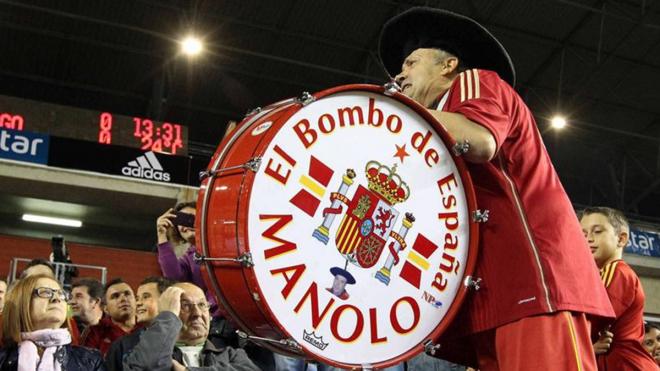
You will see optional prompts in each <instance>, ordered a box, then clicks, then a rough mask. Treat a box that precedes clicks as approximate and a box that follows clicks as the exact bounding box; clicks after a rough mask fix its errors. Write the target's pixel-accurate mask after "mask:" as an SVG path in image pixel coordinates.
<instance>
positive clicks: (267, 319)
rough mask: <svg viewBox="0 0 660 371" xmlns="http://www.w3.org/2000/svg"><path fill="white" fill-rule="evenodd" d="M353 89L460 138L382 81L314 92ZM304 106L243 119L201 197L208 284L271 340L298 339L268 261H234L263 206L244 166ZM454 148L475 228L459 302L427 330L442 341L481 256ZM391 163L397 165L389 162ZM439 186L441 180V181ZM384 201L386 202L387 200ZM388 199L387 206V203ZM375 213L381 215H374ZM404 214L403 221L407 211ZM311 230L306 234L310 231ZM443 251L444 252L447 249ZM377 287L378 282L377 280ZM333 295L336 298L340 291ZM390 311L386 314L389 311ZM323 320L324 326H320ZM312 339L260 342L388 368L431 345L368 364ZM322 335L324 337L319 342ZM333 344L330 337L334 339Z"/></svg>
mask: <svg viewBox="0 0 660 371" xmlns="http://www.w3.org/2000/svg"><path fill="white" fill-rule="evenodd" d="M351 92H356V94H358V93H359V92H367V93H370V94H374V93H375V94H378V95H379V96H382V97H383V99H385V100H386V99H393V100H395V101H398V102H400V103H403V104H404V105H405V106H407V107H408V108H409V109H411V110H412V111H414V113H415V114H417V115H418V116H421V117H422V118H423V120H424V121H426V123H427V125H428V127H429V129H430V130H432V131H433V133H434V134H437V135H438V136H439V139H440V140H441V142H442V143H444V146H445V147H451V146H452V145H453V140H452V139H451V138H450V136H449V135H448V134H447V133H446V132H445V130H444V129H443V128H442V126H441V125H440V124H439V123H438V122H437V121H436V120H435V119H434V118H433V116H432V115H431V114H430V113H429V112H428V111H427V110H426V109H425V108H423V107H422V106H420V105H418V104H417V103H415V102H414V101H412V100H411V99H409V98H407V97H405V96H403V95H402V94H400V93H393V94H390V93H389V92H387V94H386V93H385V92H384V89H383V88H382V87H379V86H373V85H347V86H340V87H337V88H333V89H329V90H326V91H323V92H320V93H317V94H315V95H314V98H315V99H316V100H317V101H322V100H323V99H327V98H329V97H333V96H339V95H342V94H351ZM385 95H387V96H388V97H385ZM314 104H317V103H311V105H314ZM304 107H305V105H304V104H303V103H301V102H299V101H296V100H288V101H283V102H279V103H277V104H275V105H272V106H270V107H267V108H266V109H264V110H263V111H261V112H259V113H256V114H253V115H250V116H248V117H246V119H245V120H243V122H241V124H239V126H238V127H237V129H235V131H234V132H233V133H231V134H230V135H229V136H228V137H226V138H225V139H224V140H223V141H222V143H220V145H219V147H218V150H217V151H216V153H215V155H214V156H213V158H212V160H211V163H210V165H209V168H208V171H209V172H210V173H211V174H212V175H211V176H210V177H208V178H206V179H204V180H203V182H202V186H201V190H200V194H199V198H198V205H197V206H198V218H197V223H198V225H197V231H198V236H197V241H200V242H201V243H199V247H198V249H199V250H200V251H199V253H200V254H201V255H203V256H205V257H206V258H210V259H212V260H206V261H205V262H204V268H205V270H206V272H207V275H206V277H205V278H206V279H207V284H208V286H209V287H210V288H212V289H213V291H214V293H215V295H216V297H217V298H218V302H219V303H220V304H221V305H222V306H224V307H225V309H226V311H227V312H228V313H229V314H230V316H231V317H232V318H233V319H234V320H235V322H236V323H237V324H238V325H239V327H240V328H241V329H242V330H243V331H245V332H246V333H247V334H249V335H250V336H254V337H260V338H268V339H274V340H280V339H291V338H294V337H293V336H291V335H292V333H291V330H290V329H289V328H287V326H285V325H283V324H282V323H281V321H280V320H278V316H277V315H276V313H274V312H273V309H272V308H271V306H272V305H271V304H269V303H268V302H267V301H266V300H265V298H266V297H267V296H268V295H271V292H270V291H268V292H264V291H263V288H262V287H261V286H260V284H259V279H258V277H257V276H258V274H259V273H261V272H260V271H259V272H257V271H256V269H262V267H261V266H255V267H249V266H244V265H241V264H239V263H237V262H235V261H232V259H236V258H237V257H240V256H242V255H244V254H246V253H253V252H254V251H253V249H252V248H251V245H250V238H249V231H248V219H249V217H250V215H249V214H250V208H251V207H257V206H258V205H256V206H255V205H252V206H251V205H250V204H249V203H250V199H251V193H252V192H253V186H254V185H255V178H256V176H257V174H258V173H255V172H254V171H250V170H245V169H244V165H245V164H246V163H248V162H249V161H250V160H251V159H254V158H257V157H260V156H263V155H264V153H265V152H266V150H267V149H268V148H269V146H270V145H271V141H273V139H274V137H276V135H278V133H279V131H280V130H281V129H282V127H283V126H284V125H287V124H288V123H289V121H290V119H291V118H292V116H295V115H296V114H297V113H298V112H301V110H302V109H304ZM365 110H366V107H365ZM368 139H370V138H365V140H368ZM397 148H398V147H397ZM408 151H409V152H412V151H414V149H413V148H410V147H408ZM447 153H448V154H449V155H448V156H449V157H451V160H452V162H453V164H454V165H455V168H456V171H457V174H456V176H457V178H459V180H460V183H461V184H462V190H463V192H464V197H465V204H466V206H465V207H466V210H467V212H468V214H469V215H468V216H467V217H466V218H465V217H464V219H465V224H467V225H466V226H465V227H466V228H467V230H468V232H467V234H466V235H465V236H463V237H461V238H466V239H468V240H469V242H466V243H465V244H466V246H465V250H466V252H465V256H466V258H465V260H464V261H463V262H462V267H461V269H462V272H463V274H462V276H461V277H457V278H456V279H457V280H460V282H461V284H460V285H457V286H456V287H457V289H456V293H455V296H454V299H453V301H452V302H451V303H449V305H448V309H446V312H445V314H444V317H443V318H442V320H441V321H440V322H439V323H438V325H437V326H436V327H435V328H434V329H433V330H432V331H430V332H429V333H428V336H426V337H425V338H426V340H434V339H437V338H438V337H439V336H440V335H441V334H442V333H443V332H444V331H445V330H446V328H447V327H448V326H449V323H450V322H451V320H452V319H453V318H454V317H455V315H456V313H457V311H458V308H459V306H460V304H461V303H462V302H463V300H464V298H465V295H466V294H467V288H466V287H465V286H464V285H463V284H462V282H463V279H464V278H465V277H467V276H469V275H470V274H471V273H472V271H473V269H474V265H475V262H476V256H477V247H476V246H477V242H478V227H477V225H476V224H475V222H474V221H473V220H472V213H473V211H474V210H476V203H475V196H474V190H473V187H472V183H471V181H470V177H469V174H468V172H467V168H466V166H465V164H464V162H463V160H462V158H460V157H457V156H455V155H454V154H453V153H452V151H448V152H447ZM388 161H390V159H388ZM391 161H394V160H391ZM403 161H404V159H402V160H401V163H402V166H403ZM264 166H271V165H269V164H266V163H264V162H263V161H262V163H261V164H260V168H259V172H260V171H261V170H262V169H263V168H264ZM387 169H390V168H389V167H387ZM340 170H341V169H338V171H340ZM390 170H391V169H390ZM394 171H396V167H394ZM438 184H439V182H438ZM433 185H434V184H433ZM436 187H438V186H436ZM439 187H442V186H441V185H439ZM365 189H366V188H365ZM414 191H415V190H413V191H412V192H414ZM370 197H372V196H370ZM326 198H327V197H326ZM374 200H377V201H378V200H379V199H378V198H377V197H376V198H374ZM386 201H387V200H386ZM379 202H382V199H381V201H379ZM379 205H381V204H379ZM383 205H387V202H386V203H385V204H383ZM326 206H329V205H327V200H326V199H323V200H322V206H321V207H326ZM390 206H391V205H390ZM200 211H201V212H200ZM391 211H392V212H395V211H396V210H394V208H392V210H391ZM374 212H375V211H374ZM396 212H398V211H396ZM401 214H403V213H401ZM373 216H375V214H374V215H373ZM401 216H402V219H403V215H401ZM364 220H366V219H364ZM374 220H375V219H374ZM406 220H407V219H406ZM413 220H414V218H413ZM317 224H318V223H317ZM336 224H337V223H335V225H336ZM366 224H369V223H366ZM366 224H365V223H363V227H365V229H367V226H368V225H366ZM413 228H414V227H413ZM401 230H403V231H407V230H404V228H403V227H401V229H400V231H401ZM374 231H375V229H374ZM388 232H389V233H387V236H394V235H396V233H395V232H394V230H392V231H388ZM435 232H437V231H435ZM305 233H307V232H306V231H305ZM361 233H362V232H361ZM369 233H371V234H369V235H366V236H367V237H370V236H372V235H373V234H374V233H376V232H369ZM415 233H418V232H415ZM438 233H439V232H438ZM418 236H419V235H418ZM399 237H401V236H399ZM384 238H385V240H386V241H387V242H388V243H389V241H390V240H388V239H387V238H388V237H384ZM399 240H401V238H399ZM418 240H419V237H418ZM412 242H413V241H412V240H410V241H408V242H407V246H410V245H412ZM417 242H418V241H417V240H416V241H415V243H417ZM432 244H435V245H438V246H442V244H443V241H441V240H440V239H436V240H434V241H432ZM360 247H362V246H360ZM436 247H437V246H436ZM399 248H400V251H401V252H402V255H401V260H403V259H404V258H405V254H408V258H409V259H412V258H411V255H412V253H411V252H409V250H410V249H411V247H409V248H407V249H406V247H405V243H404V244H403V245H401V246H399ZM439 251H442V249H441V250H439ZM390 252H391V250H390ZM260 253H261V252H260ZM386 253H387V251H385V252H384V253H381V256H384V255H382V254H386ZM404 253H405V254H404ZM417 255H419V254H417ZM345 256H347V257H348V258H347V261H348V260H350V259H349V258H350V257H351V255H350V254H348V255H345ZM254 258H255V260H263V257H261V256H258V257H254ZM218 259H225V260H218ZM397 259H398V258H397ZM422 260H423V259H422ZM414 261H416V262H418V263H419V261H420V260H419V256H417V258H415V259H414ZM380 262H381V260H379V264H380ZM406 262H407V261H406ZM352 263H353V264H352V265H351V267H350V269H353V270H355V269H358V268H354V267H353V265H355V266H358V265H362V266H363V267H364V264H365V263H364V258H363V259H362V261H360V262H357V263H356V262H355V261H352ZM395 264H396V263H395ZM398 264H399V265H398V266H399V267H400V266H401V265H402V264H406V263H405V262H403V261H402V262H399V263H398ZM323 269H325V268H323ZM344 269H349V264H348V263H346V266H345V267H344ZM426 269H427V270H428V269H436V270H437V269H438V268H437V267H427V268H426ZM456 271H458V267H456ZM392 272H394V271H392ZM438 272H440V271H438ZM388 273H389V271H388ZM333 274H334V273H333ZM354 274H356V273H354ZM388 277H389V276H388ZM437 277H438V276H437V274H436V279H437ZM440 281H442V278H441V279H440ZM262 282H263V281H262ZM374 282H375V281H374ZM388 282H389V281H388ZM409 282H410V281H409ZM324 284H325V282H324ZM374 285H376V284H375V283H374ZM438 286H440V285H438ZM333 288H334V286H333ZM329 290H330V289H328V291H329ZM271 291H272V290H271ZM320 293H321V290H319V297H320V296H321V295H322V294H320ZM333 295H335V296H336V294H333ZM406 298H408V297H405V298H402V299H401V300H403V302H406V300H407V301H409V300H410V299H406ZM335 299H336V302H337V303H339V299H337V298H331V299H330V300H331V301H332V300H335ZM297 300H298V298H297V299H295V301H297ZM355 300H358V299H355ZM415 300H418V298H415ZM424 300H426V301H427V302H430V299H429V298H428V297H426V298H425V299H424ZM399 302H401V301H398V302H397V303H399ZM432 304H434V305H435V304H436V303H432ZM310 305H311V304H310ZM319 305H321V306H322V305H323V304H319ZM338 305H341V304H337V305H335V306H334V308H335V310H336V309H337V306H338ZM396 305H398V307H395V308H394V309H393V310H394V316H395V317H396V315H397V313H398V312H397V310H399V309H400V308H399V307H400V304H396ZM416 305H417V306H418V305H419V304H416V303H410V305H409V306H410V308H411V313H412V318H413V319H412V320H411V321H412V324H411V326H416V324H415V322H414V320H415V318H417V319H419V314H417V317H415V316H416V315H415V308H414V307H415V306H416ZM440 305H446V303H440ZM340 308H344V307H343V306H341V307H340ZM404 309H405V306H404ZM422 309H423V310H425V311H429V309H428V308H427V307H423V308H422ZM443 310H445V309H443ZM343 311H344V312H346V313H347V311H348V309H345V308H344V309H343ZM403 312H404V315H403V317H404V320H405V319H407V318H409V317H410V315H407V312H406V311H405V310H404V311H403ZM374 313H375V310H374ZM383 313H385V311H384V310H383ZM392 313H393V312H392V309H390V317H392V316H393V315H392ZM335 315H336V313H335V314H333V315H332V316H333V317H332V320H333V323H334V322H335ZM341 315H342V313H340V314H339V315H338V316H339V317H340V320H341ZM360 315H362V314H357V312H356V316H357V318H359V317H360ZM368 316H369V318H370V319H371V320H372V322H371V331H372V342H373V339H374V333H373V331H374V328H373V326H374V323H376V324H378V323H379V322H373V318H372V317H373V316H372V313H371V311H369V314H368ZM366 317H367V316H365V318H366ZM279 318H280V319H281V318H283V317H279ZM395 320H396V319H395ZM356 321H358V323H359V319H357V320H356ZM396 321H398V320H396ZM396 321H395V322H396ZM395 325H396V326H395V328H397V329H399V328H403V329H404V330H405V328H404V327H405V325H400V324H399V323H395ZM319 326H321V325H320V324H319ZM356 326H357V324H356ZM369 326H370V325H369V324H367V325H366V328H367V330H365V332H368V328H369ZM349 327H350V326H349ZM310 331H311V330H310ZM397 331H398V330H397ZM339 332H340V329H336V332H335V331H334V330H333V334H335V335H336V336H335V337H337V336H338V338H339V339H342V338H343V337H344V335H345V334H340V333H339ZM305 336H307V335H305ZM324 336H326V340H327V339H329V338H330V336H329V335H327V334H325V335H324ZM365 336H367V337H368V336H369V335H368V334H367V335H365ZM310 339H312V341H308V342H307V343H304V342H300V341H298V343H299V344H300V345H301V346H302V350H296V349H292V348H290V347H287V346H286V345H284V344H279V343H275V342H266V341H263V342H259V343H260V344H262V345H264V346H266V347H268V348H269V349H271V350H275V351H277V352H279V353H284V354H288V355H293V356H303V357H305V356H306V357H310V358H315V359H318V360H321V361H323V362H325V363H328V364H332V365H334V366H337V367H344V368H359V367H377V368H381V367H388V366H391V365H394V364H397V363H399V362H401V361H404V360H406V359H408V358H411V357H412V356H414V355H415V354H417V353H419V352H421V351H423V350H424V344H423V343H424V341H420V342H419V343H418V344H417V345H416V346H414V347H410V349H408V350H407V351H405V352H404V353H401V354H398V355H396V356H392V357H389V358H385V359H376V360H375V361H370V362H367V363H365V362H361V363H358V362H352V361H347V360H337V359H333V358H328V357H326V356H324V354H319V352H320V351H319V350H317V349H315V348H313V347H311V346H310V344H312V343H316V345H314V347H316V348H318V349H320V348H321V347H323V344H325V342H324V340H322V339H323V337H321V336H319V337H318V338H315V337H314V338H312V337H310ZM318 339H321V340H320V341H317V340H318ZM376 340H377V341H381V340H380V339H379V338H378V335H376ZM328 343H330V342H329V341H328ZM385 343H386V341H385ZM319 344H320V345H319ZM341 345H343V344H341V342H338V343H337V346H341ZM325 346H326V347H327V346H328V345H327V344H326V345H325ZM332 346H335V344H332ZM378 346H379V345H378V344H376V345H375V347H378Z"/></svg>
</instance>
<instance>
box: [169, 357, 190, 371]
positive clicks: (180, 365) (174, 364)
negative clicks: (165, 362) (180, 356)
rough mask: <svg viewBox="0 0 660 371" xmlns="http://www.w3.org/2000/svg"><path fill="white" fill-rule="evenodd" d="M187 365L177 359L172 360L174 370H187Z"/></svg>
mask: <svg viewBox="0 0 660 371" xmlns="http://www.w3.org/2000/svg"><path fill="white" fill-rule="evenodd" d="M186 370H187V368H186V366H184V365H182V364H180V363H179V362H177V361H176V359H173V360H172V371H186Z"/></svg>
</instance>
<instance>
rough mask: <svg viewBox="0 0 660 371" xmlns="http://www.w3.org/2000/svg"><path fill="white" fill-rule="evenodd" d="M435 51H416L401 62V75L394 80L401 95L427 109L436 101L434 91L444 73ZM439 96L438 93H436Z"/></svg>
mask: <svg viewBox="0 0 660 371" xmlns="http://www.w3.org/2000/svg"><path fill="white" fill-rule="evenodd" d="M439 53H440V52H439V51H438V50H436V49H417V50H415V51H413V52H412V53H410V55H409V56H408V57H407V58H406V59H405V60H404V61H403V66H401V73H399V74H398V75H397V76H396V77H395V79H396V81H397V83H398V84H399V86H400V87H401V93H403V94H404V95H406V96H407V97H409V98H411V99H412V100H414V101H416V102H417V103H419V104H421V105H423V106H425V107H427V108H430V107H428V105H429V103H431V102H432V101H434V100H435V99H437V98H438V97H437V96H433V95H435V91H437V89H438V88H439V84H440V81H441V80H442V76H443V73H444V70H443V67H442V64H441V63H440V61H439V60H438V59H439V56H440V54H439ZM438 94H439V92H438Z"/></svg>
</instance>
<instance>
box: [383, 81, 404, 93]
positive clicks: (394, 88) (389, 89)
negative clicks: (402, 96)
mask: <svg viewBox="0 0 660 371" xmlns="http://www.w3.org/2000/svg"><path fill="white" fill-rule="evenodd" d="M383 88H384V89H385V91H383V93H384V94H385V95H389V96H392V95H394V94H395V93H400V92H401V87H400V86H399V84H397V83H396V81H394V80H392V81H390V82H388V83H387V84H385V85H383Z"/></svg>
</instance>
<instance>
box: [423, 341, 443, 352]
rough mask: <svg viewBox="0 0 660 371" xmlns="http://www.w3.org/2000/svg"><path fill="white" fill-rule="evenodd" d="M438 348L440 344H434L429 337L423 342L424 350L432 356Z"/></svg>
mask: <svg viewBox="0 0 660 371" xmlns="http://www.w3.org/2000/svg"><path fill="white" fill-rule="evenodd" d="M438 349H440V344H436V343H434V342H433V340H431V339H429V340H426V342H424V352H425V353H426V354H428V355H430V356H434V355H435V353H436V352H437V351H438Z"/></svg>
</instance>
